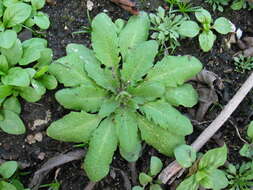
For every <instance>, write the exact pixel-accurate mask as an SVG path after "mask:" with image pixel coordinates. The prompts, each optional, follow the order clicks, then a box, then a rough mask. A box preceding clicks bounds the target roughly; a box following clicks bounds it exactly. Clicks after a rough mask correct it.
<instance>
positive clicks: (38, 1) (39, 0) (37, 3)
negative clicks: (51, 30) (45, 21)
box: [31, 0, 46, 10]
mask: <svg viewBox="0 0 253 190" xmlns="http://www.w3.org/2000/svg"><path fill="white" fill-rule="evenodd" d="M45 3H46V1H45V0H31V4H32V7H33V8H34V9H36V10H38V9H42V8H43V7H44V5H45Z"/></svg>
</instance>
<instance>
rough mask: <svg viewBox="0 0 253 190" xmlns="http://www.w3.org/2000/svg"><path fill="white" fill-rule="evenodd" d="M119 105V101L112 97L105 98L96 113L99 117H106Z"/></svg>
mask: <svg viewBox="0 0 253 190" xmlns="http://www.w3.org/2000/svg"><path fill="white" fill-rule="evenodd" d="M119 106H120V103H119V102H118V101H116V100H115V99H114V98H110V99H105V100H104V102H103V103H102V105H101V108H100V110H99V112H98V115H99V116H100V117H107V116H109V115H110V114H111V113H113V112H114V111H115V110H116V109H117V108H118V107H119Z"/></svg>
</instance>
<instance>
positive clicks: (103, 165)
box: [84, 118, 118, 181]
mask: <svg viewBox="0 0 253 190" xmlns="http://www.w3.org/2000/svg"><path fill="white" fill-rule="evenodd" d="M117 143H118V142H117V135H116V131H115V126H114V123H113V121H112V119H108V118H107V119H105V120H103V121H102V122H101V124H100V125H99V127H98V128H97V129H96V130H95V132H94V133H93V136H92V137H91V140H90V144H89V150H88V152H87V155H86V158H85V160H84V169H85V171H86V173H87V175H88V177H89V178H90V180H91V181H99V180H101V179H102V178H104V177H105V176H106V175H107V174H108V173H109V166H110V164H111V162H112V157H113V154H114V152H115V150H116V149H117Z"/></svg>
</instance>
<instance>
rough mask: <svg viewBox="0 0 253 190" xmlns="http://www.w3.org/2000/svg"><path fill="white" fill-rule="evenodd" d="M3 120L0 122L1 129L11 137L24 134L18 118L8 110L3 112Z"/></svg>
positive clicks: (23, 127) (22, 125)
mask: <svg viewBox="0 0 253 190" xmlns="http://www.w3.org/2000/svg"><path fill="white" fill-rule="evenodd" d="M3 114H4V120H2V121H1V120H0V127H1V129H2V130H3V131H4V132H6V133H9V134H12V135H20V134H23V133H25V126H24V124H23V122H22V120H21V119H20V118H19V116H18V115H17V114H16V113H14V112H12V111H9V110H3Z"/></svg>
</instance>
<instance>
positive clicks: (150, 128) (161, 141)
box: [138, 117, 184, 156]
mask: <svg viewBox="0 0 253 190" xmlns="http://www.w3.org/2000/svg"><path fill="white" fill-rule="evenodd" d="M138 127H139V129H140V131H141V137H142V139H143V140H144V141H146V143H147V144H149V145H151V146H153V147H154V148H155V149H157V150H158V151H159V152H160V153H162V154H165V155H167V156H172V155H173V150H174V148H175V147H177V146H178V145H180V144H184V136H180V135H177V134H175V133H174V131H173V132H170V131H168V130H166V129H163V128H161V127H159V126H157V125H155V124H154V123H152V122H150V121H148V120H147V119H145V118H144V117H139V118H138Z"/></svg>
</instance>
